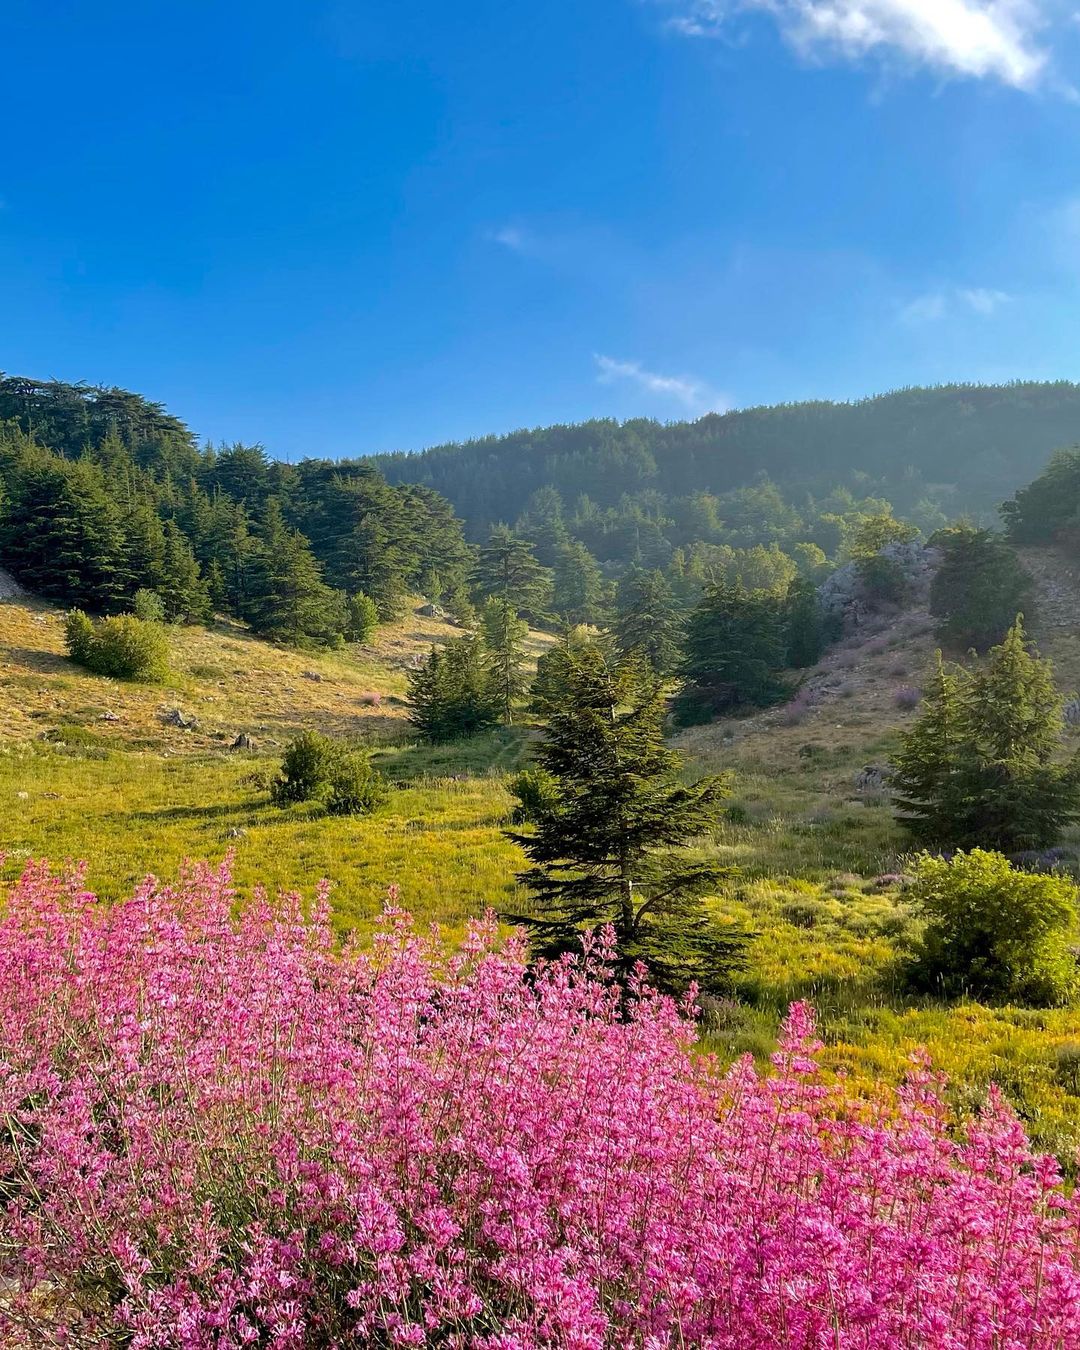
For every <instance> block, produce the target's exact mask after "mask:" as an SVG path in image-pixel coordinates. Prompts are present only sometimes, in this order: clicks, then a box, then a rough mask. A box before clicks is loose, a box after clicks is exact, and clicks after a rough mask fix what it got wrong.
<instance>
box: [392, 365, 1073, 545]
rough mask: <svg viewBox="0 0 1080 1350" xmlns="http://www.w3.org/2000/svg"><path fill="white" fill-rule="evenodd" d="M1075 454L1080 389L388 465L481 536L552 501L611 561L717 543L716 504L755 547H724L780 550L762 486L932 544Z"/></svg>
mask: <svg viewBox="0 0 1080 1350" xmlns="http://www.w3.org/2000/svg"><path fill="white" fill-rule="evenodd" d="M1077 440H1080V385H1077V384H1072V383H1068V382H1064V381H1061V382H1058V383H1053V384H1049V383H1046V384H1041V383H1014V384H1008V385H1001V386H982V385H947V386H942V387H939V388H929V389H904V390H900V391H898V392H896V393H891V394H885V395H882V396H880V397H877V398H870V399H866V400H863V401H861V402H858V403H825V402H814V403H793V404H784V405H780V406H776V407H766V408H752V409H749V410H746V411H742V412H732V413H726V414H723V415H719V414H710V415H708V416H706V417H703V418H701V419H700V420H699V421H696V422H674V423H669V424H661V423H659V422H653V421H648V420H645V419H637V420H634V421H629V422H623V423H619V422H615V421H592V422H584V423H581V424H579V425H576V426H552V427H544V428H541V429H538V430H531V431H515V432H512V433H511V434H510V435H507V436H487V437H484V438H482V439H479V440H474V441H469V442H467V443H465V444H450V445H441V446H436V447H434V448H432V449H429V450H426V451H424V452H423V453H421V454H393V455H380V456H377V457H376V459H375V462H376V463H377V464H378V466H379V467H380V468H381V469H382V471H383V473H385V474H386V476H387V478H388V479H389V481H391V482H414V483H423V484H424V485H425V486H427V487H431V488H434V489H435V490H436V491H437V492H440V493H442V494H443V495H444V496H446V497H447V498H448V499H449V500H450V501H451V502H452V503H453V504H454V506H455V508H456V509H457V510H458V511H459V512H460V513H461V514H462V515H464V516H465V518H466V519H467V520H468V522H469V526H470V530H471V532H472V533H473V534H474V535H475V536H476V537H481V536H482V535H483V533H484V532H485V530H486V529H487V527H488V526H489V525H490V524H491V523H492V522H494V521H499V520H504V521H510V522H513V521H515V520H518V519H519V518H521V517H523V516H528V515H530V514H531V513H533V512H534V510H535V509H537V503H538V502H539V504H540V509H542V510H544V511H547V512H550V509H551V508H550V501H549V493H550V490H551V489H552V488H555V489H557V490H558V492H559V494H560V497H561V499H562V503H563V508H564V514H565V515H566V516H567V517H569V518H570V519H571V520H572V522H573V525H574V529H575V531H576V533H578V535H579V537H581V538H582V539H583V541H584V542H585V543H586V544H588V545H589V547H590V548H591V549H593V551H594V552H596V554H597V556H598V557H601V558H603V557H604V551H605V549H607V550H609V551H610V552H611V554H612V556H615V555H616V554H617V553H618V552H620V551H625V550H626V549H627V548H628V547H632V546H633V541H634V536H635V533H637V534H640V536H641V540H642V544H643V547H645V548H649V547H653V546H655V542H656V536H657V535H660V536H662V537H663V538H664V539H665V540H666V541H668V543H669V544H670V545H672V546H678V545H680V544H682V545H685V544H686V543H688V542H689V541H690V540H691V539H693V538H702V537H706V536H703V535H702V534H701V533H700V522H699V517H700V514H701V510H702V499H703V498H705V499H711V500H715V498H717V497H719V498H720V501H719V504H718V507H717V511H718V514H719V516H720V517H721V519H722V520H723V521H724V522H725V524H726V525H727V526H728V527H729V528H730V529H731V530H734V531H736V532H740V533H741V534H742V535H743V537H741V538H739V539H734V538H728V539H727V540H726V541H725V542H729V543H769V542H771V540H770V538H767V537H765V538H763V537H761V536H760V533H758V534H756V535H755V534H753V527H752V526H751V527H750V530H751V536H752V537H747V533H746V532H747V520H746V514H747V513H746V511H745V510H744V506H745V501H744V498H743V496H742V495H741V490H743V489H746V488H748V487H754V486H758V485H760V484H761V481H762V480H763V479H764V480H768V481H770V482H771V483H772V484H775V486H776V489H777V491H778V493H779V495H780V496H781V497H782V499H783V501H784V502H785V503H787V504H788V505H789V506H790V507H791V508H792V509H793V510H795V511H796V512H797V513H798V514H800V515H802V516H803V517H806V518H808V519H810V520H812V518H813V517H814V516H815V514H816V513H817V511H816V506H815V504H816V503H818V502H820V501H822V500H823V499H825V498H828V497H829V496H831V495H832V494H834V493H835V492H836V491H837V489H842V490H845V491H847V492H848V493H850V494H851V495H852V496H854V497H855V498H861V497H867V496H870V497H885V498H886V499H887V500H888V501H890V502H891V503H892V505H893V508H894V509H895V510H896V512H897V513H898V514H900V515H903V516H904V517H905V518H906V519H910V520H913V521H915V522H916V523H917V524H919V525H920V526H922V528H923V529H924V530H927V529H928V528H934V527H936V526H937V525H939V524H941V523H942V520H943V519H944V518H949V519H951V518H954V517H956V516H958V515H961V514H968V515H974V516H987V517H989V516H990V515H992V513H993V511H994V509H995V508H996V506H997V504H998V502H1000V501H1001V500H1002V499H1003V498H1004V497H1006V496H1008V495H1009V494H1010V493H1012V492H1014V491H1015V490H1016V489H1017V488H1018V487H1019V486H1020V485H1021V484H1022V483H1025V482H1027V481H1028V480H1029V479H1031V478H1033V477H1034V476H1035V475H1036V474H1038V473H1039V472H1040V471H1041V470H1042V469H1043V467H1044V466H1045V464H1046V461H1047V459H1048V458H1049V456H1050V454H1051V453H1052V452H1053V451H1055V450H1057V449H1059V448H1060V447H1062V446H1067V445H1071V444H1073V443H1075V442H1076V441H1077ZM750 505H751V507H752V505H753V503H752V502H751V503H750ZM705 509H706V511H708V506H706V508H705ZM751 514H752V511H751ZM608 536H612V537H610V538H609V537H608ZM803 537H806V536H805V535H804V536H803ZM826 551H828V549H826Z"/></svg>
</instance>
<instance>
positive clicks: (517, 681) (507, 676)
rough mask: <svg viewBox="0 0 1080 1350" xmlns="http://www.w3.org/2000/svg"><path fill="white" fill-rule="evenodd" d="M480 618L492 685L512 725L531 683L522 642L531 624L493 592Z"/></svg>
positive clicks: (507, 722)
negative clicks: (527, 676)
mask: <svg viewBox="0 0 1080 1350" xmlns="http://www.w3.org/2000/svg"><path fill="white" fill-rule="evenodd" d="M480 622H481V630H482V632H483V638H484V655H485V661H486V663H487V669H488V673H489V675H490V677H491V687H492V689H493V690H494V691H495V692H496V693H497V695H498V699H499V704H500V706H501V708H502V716H503V721H504V722H505V723H506V725H507V726H511V725H512V724H513V721H514V705H515V703H517V702H518V700H519V699H520V698H521V697H522V695H523V694H524V693H525V690H526V688H527V685H528V681H527V680H526V678H525V649H524V645H523V644H524V641H525V638H526V636H527V635H528V632H529V625H528V624H527V623H526V622H525V621H524V620H523V619H521V618H519V617H518V615H517V614H516V613H515V611H514V609H513V607H512V606H511V605H509V604H507V602H506V601H505V600H500V599H499V598H498V597H497V596H494V595H493V596H490V597H489V598H488V600H487V601H486V602H485V604H484V608H483V610H482V611H481V615H480Z"/></svg>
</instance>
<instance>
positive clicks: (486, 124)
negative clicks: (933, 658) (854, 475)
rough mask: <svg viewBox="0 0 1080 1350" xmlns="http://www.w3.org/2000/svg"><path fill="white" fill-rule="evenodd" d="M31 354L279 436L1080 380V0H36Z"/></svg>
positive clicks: (31, 44)
mask: <svg viewBox="0 0 1080 1350" xmlns="http://www.w3.org/2000/svg"><path fill="white" fill-rule="evenodd" d="M0 35H2V42H0V45H2V50H3V52H4V79H3V82H2V87H0V103H2V104H3V124H4V126H5V128H6V130H7V136H6V144H7V150H6V153H5V155H4V157H3V170H2V172H0V320H2V327H0V333H2V339H3V340H2V345H0V368H3V369H5V370H7V371H9V372H13V373H20V374H31V375H37V376H40V377H57V378H61V379H70V380H88V381H91V382H103V383H115V384H121V385H124V386H126V387H128V388H132V389H136V390H138V391H140V392H144V393H146V394H148V395H150V396H151V397H154V398H158V399H160V400H162V401H164V402H165V403H167V404H168V406H169V407H170V408H171V409H172V410H174V411H176V412H178V413H180V414H181V415H182V416H184V417H186V419H187V420H188V421H189V423H190V424H191V425H192V426H193V427H194V429H195V430H196V431H197V432H199V433H200V435H203V436H207V437H212V438H213V439H214V440H221V439H224V440H233V439H242V440H245V441H249V442H250V441H261V442H263V443H264V444H265V445H266V446H267V448H268V449H269V450H271V451H272V452H273V453H276V454H280V455H284V456H288V457H297V456H299V455H303V454H306V453H310V454H332V455H340V454H352V453H362V452H366V451H372V450H380V449H392V448H417V447H420V446H423V445H426V444H431V443H434V442H438V441H441V440H447V439H451V438H459V437H467V436H470V435H478V434H482V433H484V432H487V431H498V430H507V429H510V428H513V427H517V426H526V425H537V424H541V423H545V422H553V421H572V420H578V419H581V418H585V417H588V416H594V415H614V416H618V417H628V416H634V415H638V414H645V415H650V416H655V417H660V418H676V417H685V416H697V415H699V414H700V413H701V412H703V411H706V410H708V409H710V408H723V407H728V406H748V405H752V404H756V403H762V402H774V401H782V400H787V399H797V398H806V397H830V398H849V397H858V396H860V395H863V394H868V393H872V392H876V391H880V390H884V389H888V388H892V387H896V386H898V385H904V384H911V383H923V382H938V381H943V380H969V379H975V380H1003V379H1011V378H1059V377H1064V378H1078V377H1080V322H1078V320H1080V98H1078V94H1077V92H1076V89H1075V88H1074V85H1073V80H1074V79H1075V81H1076V84H1077V85H1078V86H1080V60H1078V58H1080V24H1078V22H1077V18H1076V15H1075V14H1074V12H1073V6H1072V4H1071V2H1070V0H1062V3H1058V0H534V3H529V0H524V2H523V3H518V4H507V3H506V0H500V2H499V3H496V2H495V0H458V3H456V4H445V3H443V4H436V3H434V2H433V0H411V3H404V0H392V2H391V0H373V2H372V3H364V2H362V0H352V3H344V2H343V0H329V2H328V3H323V0H302V2H301V3H280V2H279V0H264V3H262V4H260V5H258V6H256V5H254V4H249V3H247V0H226V3H221V0H218V2H217V3H215V4H211V3H207V2H206V0H185V3H182V4H181V3H177V0H157V2H156V3H153V4H146V3H145V0H140V3H117V2H116V0H95V2H94V3H89V2H86V3H63V2H62V0H55V2H54V3H52V4H49V5H44V6H43V5H41V4H40V2H39V3H37V4H32V3H30V2H29V0H6V3H5V4H4V6H3V13H2V15H0Z"/></svg>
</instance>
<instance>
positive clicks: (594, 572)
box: [552, 539, 604, 625]
mask: <svg viewBox="0 0 1080 1350" xmlns="http://www.w3.org/2000/svg"><path fill="white" fill-rule="evenodd" d="M552 583H553V584H552V604H553V606H554V608H555V609H556V610H557V612H558V613H559V614H561V615H562V617H563V618H564V619H565V620H566V622H567V623H584V624H590V625H594V624H598V623H599V622H600V620H601V617H602V609H603V601H604V579H603V577H602V576H601V574H600V565H599V563H598V562H597V561H596V559H595V558H594V557H593V555H592V554H591V553H590V552H589V550H588V549H587V548H586V547H585V545H584V544H582V543H580V542H579V541H578V540H576V539H572V540H568V541H567V542H566V543H564V544H560V545H559V547H558V548H557V549H556V551H555V571H554V576H553V578H552Z"/></svg>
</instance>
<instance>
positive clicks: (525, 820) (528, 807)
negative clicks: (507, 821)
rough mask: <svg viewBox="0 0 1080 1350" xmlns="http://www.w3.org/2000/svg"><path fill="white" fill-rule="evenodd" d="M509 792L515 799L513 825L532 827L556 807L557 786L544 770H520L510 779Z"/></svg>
mask: <svg viewBox="0 0 1080 1350" xmlns="http://www.w3.org/2000/svg"><path fill="white" fill-rule="evenodd" d="M510 791H511V792H512V793H513V794H514V796H515V797H516V798H517V805H516V806H515V807H514V812H513V817H512V819H513V821H514V824H515V825H533V824H535V823H536V821H537V820H539V819H540V818H541V817H542V816H544V815H545V814H547V813H548V812H550V811H553V810H555V809H556V808H557V806H558V795H559V794H558V784H557V783H556V781H555V779H554V778H553V777H552V776H551V774H549V773H548V772H547V771H546V770H544V769H540V768H531V769H522V771H521V772H520V773H519V774H515V775H514V777H513V778H511V780H510Z"/></svg>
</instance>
